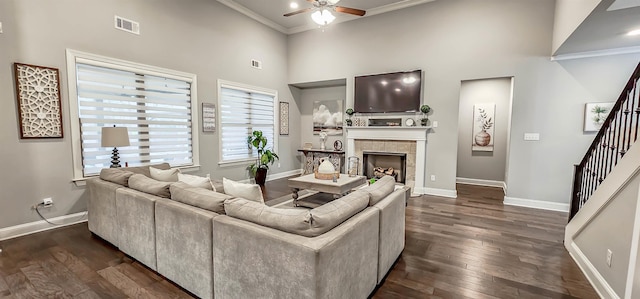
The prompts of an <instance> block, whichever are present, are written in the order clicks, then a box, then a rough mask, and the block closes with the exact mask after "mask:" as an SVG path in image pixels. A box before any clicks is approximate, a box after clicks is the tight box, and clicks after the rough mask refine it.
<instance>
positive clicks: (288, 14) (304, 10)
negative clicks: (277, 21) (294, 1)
mask: <svg viewBox="0 0 640 299" xmlns="http://www.w3.org/2000/svg"><path fill="white" fill-rule="evenodd" d="M312 9H313V8H311V7H309V8H305V9H301V10H296V11H294V12H290V13H286V14H284V16H285V17H290V16H293V15H297V14H301V13H305V12H307V11H311V10H312Z"/></svg>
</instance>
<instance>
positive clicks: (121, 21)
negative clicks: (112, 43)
mask: <svg viewBox="0 0 640 299" xmlns="http://www.w3.org/2000/svg"><path fill="white" fill-rule="evenodd" d="M115 26H116V29H120V30H123V31H126V32H129V33H133V34H140V23H138V22H135V21H132V20H128V19H125V18H123V17H119V16H115Z"/></svg>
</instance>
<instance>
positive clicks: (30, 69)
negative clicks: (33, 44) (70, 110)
mask: <svg viewBox="0 0 640 299" xmlns="http://www.w3.org/2000/svg"><path fill="white" fill-rule="evenodd" d="M14 71H15V78H16V92H17V99H18V115H19V118H20V138H23V139H26V138H62V137H63V135H62V105H61V103H60V72H59V71H58V69H56V68H50V67H43V66H36V65H29V64H22V63H14Z"/></svg>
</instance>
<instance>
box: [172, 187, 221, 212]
mask: <svg viewBox="0 0 640 299" xmlns="http://www.w3.org/2000/svg"><path fill="white" fill-rule="evenodd" d="M170 190H171V199H172V200H175V201H178V202H181V203H184V204H188V205H191V206H194V207H198V208H201V209H205V210H209V211H212V212H216V213H218V214H224V213H225V211H224V201H225V200H227V199H231V198H233V197H232V196H229V195H226V194H222V193H218V192H214V191H211V190H207V189H203V188H198V187H193V186H191V185H189V184H187V183H184V182H177V183H173V184H171V187H170Z"/></svg>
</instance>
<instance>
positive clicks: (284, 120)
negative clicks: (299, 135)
mask: <svg viewBox="0 0 640 299" xmlns="http://www.w3.org/2000/svg"><path fill="white" fill-rule="evenodd" d="M280 135H289V102H280Z"/></svg>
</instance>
